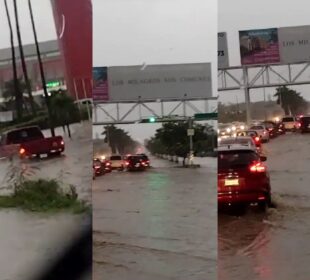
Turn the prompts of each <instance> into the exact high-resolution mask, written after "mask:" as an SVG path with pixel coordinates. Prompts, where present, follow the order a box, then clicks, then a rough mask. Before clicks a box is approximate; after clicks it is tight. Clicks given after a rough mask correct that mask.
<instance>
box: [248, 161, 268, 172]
mask: <svg viewBox="0 0 310 280" xmlns="http://www.w3.org/2000/svg"><path fill="white" fill-rule="evenodd" d="M250 171H251V172H252V173H264V172H266V166H265V165H264V164H263V163H261V162H255V163H253V164H252V165H250Z"/></svg>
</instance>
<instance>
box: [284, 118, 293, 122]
mask: <svg viewBox="0 0 310 280" xmlns="http://www.w3.org/2000/svg"><path fill="white" fill-rule="evenodd" d="M293 121H294V118H292V117H288V118H283V119H282V122H293Z"/></svg>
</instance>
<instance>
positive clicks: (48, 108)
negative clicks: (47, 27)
mask: <svg viewBox="0 0 310 280" xmlns="http://www.w3.org/2000/svg"><path fill="white" fill-rule="evenodd" d="M28 6H29V12H30V18H31V24H32V30H33V35H34V41H35V45H36V51H37V57H38V62H39V68H40V75H41V80H42V87H43V92H44V97H45V102H46V107H47V113H48V119H49V124H50V129H51V134H52V136H53V137H54V136H55V128H54V123H53V119H52V110H51V103H50V97H49V96H48V93H47V88H46V80H45V75H44V69H43V63H42V59H41V52H40V47H39V42H38V36H37V31H36V26H35V23H34V17H33V11H32V5H31V0H28Z"/></svg>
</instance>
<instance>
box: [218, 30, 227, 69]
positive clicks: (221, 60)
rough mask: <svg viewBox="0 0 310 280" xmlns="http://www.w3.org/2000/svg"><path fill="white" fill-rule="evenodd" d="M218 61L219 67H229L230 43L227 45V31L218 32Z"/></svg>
mask: <svg viewBox="0 0 310 280" xmlns="http://www.w3.org/2000/svg"><path fill="white" fill-rule="evenodd" d="M217 48H218V50H217V63H218V66H217V67H218V68H219V69H221V68H226V67H229V57H228V45H227V34H226V32H220V33H218V34H217Z"/></svg>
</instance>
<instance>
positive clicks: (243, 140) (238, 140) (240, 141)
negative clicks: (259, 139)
mask: <svg viewBox="0 0 310 280" xmlns="http://www.w3.org/2000/svg"><path fill="white" fill-rule="evenodd" d="M228 145H240V146H246V147H251V148H252V149H253V150H254V151H257V152H259V149H257V146H256V144H255V141H254V140H253V138H252V137H250V136H236V137H228V138H225V139H221V140H219V142H218V146H219V147H223V146H228Z"/></svg>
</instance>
